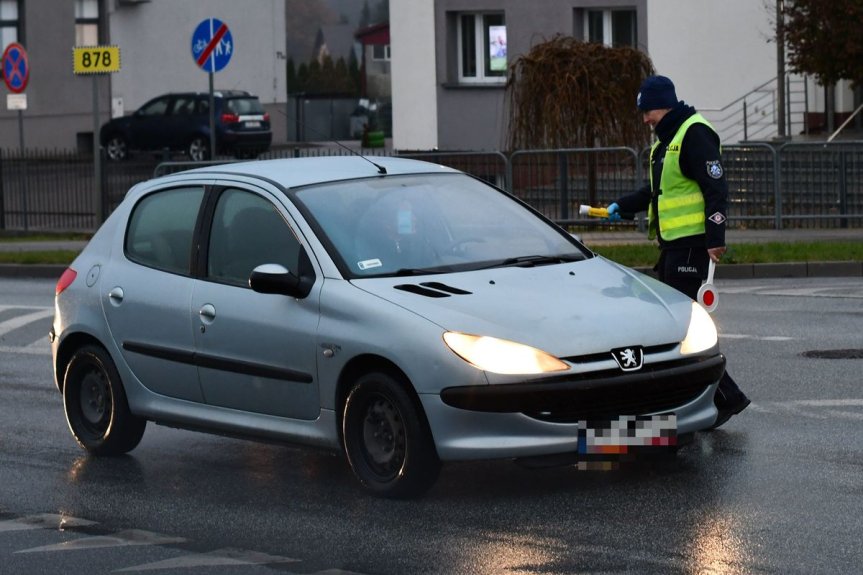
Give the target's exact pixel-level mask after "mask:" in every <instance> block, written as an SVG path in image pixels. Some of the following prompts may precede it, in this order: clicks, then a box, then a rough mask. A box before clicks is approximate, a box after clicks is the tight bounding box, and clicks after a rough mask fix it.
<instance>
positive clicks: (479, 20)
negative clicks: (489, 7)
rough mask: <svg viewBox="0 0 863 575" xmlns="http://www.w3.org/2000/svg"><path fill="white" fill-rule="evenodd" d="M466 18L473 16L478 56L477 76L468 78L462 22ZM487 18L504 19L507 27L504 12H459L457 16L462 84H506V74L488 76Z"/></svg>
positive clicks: (474, 48)
mask: <svg viewBox="0 0 863 575" xmlns="http://www.w3.org/2000/svg"><path fill="white" fill-rule="evenodd" d="M465 16H473V25H474V45H473V47H472V49H473V51H474V54H475V55H476V76H467V75H465V71H464V69H463V66H464V65H463V63H464V57H463V56H464V51H465V50H466V49H468V47H466V46H464V45H463V37H464V34H463V33H462V21H463V19H464V17H465ZM487 16H500V17H503V25H504V27H505V26H506V17H505V16H504V13H503V12H458V13H457V14H456V23H457V25H456V37H457V38H458V42H457V44H458V56H457V57H458V81H459V83H460V84H505V83H506V72H504V73H503V74H500V75H497V74H496V75H486V72H485V68H486V56H485V49H486V46H485V42H486V41H487V39H486V38H485V18H486V17H487Z"/></svg>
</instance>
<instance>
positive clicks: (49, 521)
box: [0, 513, 96, 533]
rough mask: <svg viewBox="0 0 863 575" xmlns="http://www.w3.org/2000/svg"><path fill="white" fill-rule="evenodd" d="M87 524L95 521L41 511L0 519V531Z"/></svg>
mask: <svg viewBox="0 0 863 575" xmlns="http://www.w3.org/2000/svg"><path fill="white" fill-rule="evenodd" d="M88 525H96V522H95V521H88V520H86V519H80V518H78V517H70V516H69V515H57V514H54V513H42V514H39V515H28V516H26V517H19V518H18V519H14V520H8V521H0V533H2V532H6V531H29V530H31V529H55V530H57V531H63V530H64V529H66V528H67V527H85V526H88Z"/></svg>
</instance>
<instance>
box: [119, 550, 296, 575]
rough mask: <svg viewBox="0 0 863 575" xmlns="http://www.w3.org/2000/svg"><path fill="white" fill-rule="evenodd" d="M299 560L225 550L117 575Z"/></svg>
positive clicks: (155, 563)
mask: <svg viewBox="0 0 863 575" xmlns="http://www.w3.org/2000/svg"><path fill="white" fill-rule="evenodd" d="M299 561H300V560H299V559H293V558H291V557H280V556H278V555H268V554H266V553H259V552H257V551H247V550H245V549H234V548H225V549H217V550H215V551H210V552H208V553H194V554H192V555H184V556H182V557H175V558H173V559H165V560H164V561H156V562H154V563H146V564H144V565H135V566H133V567H126V568H125V569H118V570H117V571H115V572H116V573H123V572H134V571H157V570H160V569H188V568H191V567H219V566H223V565H267V564H272V563H298V562H299Z"/></svg>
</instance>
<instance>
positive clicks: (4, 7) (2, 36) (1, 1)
mask: <svg viewBox="0 0 863 575" xmlns="http://www.w3.org/2000/svg"><path fill="white" fill-rule="evenodd" d="M18 5H19V2H18V0H0V54H2V53H3V51H4V50H5V49H6V46H8V45H9V44H11V43H12V42H20V37H21V36H20V34H19V32H18V31H19V27H20V20H19V16H18V15H19V14H20V13H21V11H20V8H19V6H18Z"/></svg>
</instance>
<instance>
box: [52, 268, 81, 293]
mask: <svg viewBox="0 0 863 575" xmlns="http://www.w3.org/2000/svg"><path fill="white" fill-rule="evenodd" d="M76 277H78V272H76V271H75V270H73V269H72V268H66V271H64V272H63V275H61V276H60V279H59V280H57V287H56V288H54V295H60V294H61V293H62V292H63V290H65V289H66V288H67V287H69V286H70V285H72V282H73V281H75V278H76Z"/></svg>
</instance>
